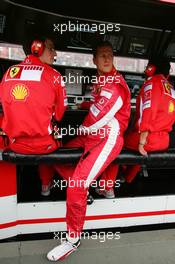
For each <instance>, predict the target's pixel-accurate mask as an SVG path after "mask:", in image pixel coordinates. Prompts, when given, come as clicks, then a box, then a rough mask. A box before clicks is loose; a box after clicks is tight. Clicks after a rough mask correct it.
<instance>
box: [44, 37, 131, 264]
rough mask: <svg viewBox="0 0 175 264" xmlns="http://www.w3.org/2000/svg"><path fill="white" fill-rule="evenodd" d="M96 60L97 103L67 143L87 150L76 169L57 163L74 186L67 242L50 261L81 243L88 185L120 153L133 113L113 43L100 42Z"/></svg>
mask: <svg viewBox="0 0 175 264" xmlns="http://www.w3.org/2000/svg"><path fill="white" fill-rule="evenodd" d="M93 60H94V64H95V65H96V66H97V71H98V76H97V79H98V81H97V84H96V89H95V90H96V96H94V103H93V104H92V105H91V106H90V109H89V113H88V114H87V116H86V117H85V120H84V121H83V123H82V125H81V126H80V131H79V133H80V134H81V135H79V136H78V137H76V138H75V139H73V140H72V141H71V142H69V143H68V144H67V146H68V147H83V148H84V153H83V155H82V157H81V158H80V161H79V162H78V164H77V166H76V168H75V169H74V170H71V168H70V169H69V167H68V166H67V167H66V168H65V167H63V166H59V165H58V166H56V168H57V171H58V172H59V174H60V175H62V176H63V177H66V176H67V178H69V177H71V185H70V184H68V188H67V213H66V222H67V229H68V236H67V241H66V242H64V243H63V244H61V245H60V246H58V247H56V248H54V249H53V250H51V251H50V252H49V253H48V255H47V257H48V259H49V260H51V261H56V260H59V259H62V258H63V257H65V256H67V255H68V254H70V253H71V252H73V251H74V250H75V249H76V248H77V247H78V246H79V244H80V237H81V231H82V229H83V225H84V222H85V215H86V203H87V200H86V198H87V192H88V188H89V185H90V184H91V183H92V181H94V180H95V179H97V178H98V177H99V176H100V174H101V173H102V172H103V171H104V170H105V169H106V168H107V166H108V165H109V164H110V163H111V162H112V161H113V160H114V159H115V158H116V157H117V155H118V154H119V153H120V151H121V149H122V146H123V132H124V130H125V129H126V127H127V125H128V120H129V116H130V92H129V89H128V86H127V84H126V83H125V81H124V79H123V77H122V76H121V75H120V74H119V73H118V72H117V71H116V69H115V68H114V66H113V50H112V46H111V44H110V43H109V42H102V43H101V44H100V45H98V46H97V48H96V50H95V52H94V59H93ZM101 76H102V77H105V78H100V77H101ZM101 79H102V80H103V82H101ZM61 167H62V168H61ZM69 183H70V181H69ZM72 183H74V184H72Z"/></svg>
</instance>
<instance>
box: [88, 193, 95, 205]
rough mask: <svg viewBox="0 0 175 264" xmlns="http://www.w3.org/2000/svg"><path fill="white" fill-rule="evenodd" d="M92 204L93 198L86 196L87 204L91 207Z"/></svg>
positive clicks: (89, 195)
mask: <svg viewBox="0 0 175 264" xmlns="http://www.w3.org/2000/svg"><path fill="white" fill-rule="evenodd" d="M93 202H94V198H93V197H92V195H91V194H88V196H87V204H88V205H91V204H92V203H93Z"/></svg>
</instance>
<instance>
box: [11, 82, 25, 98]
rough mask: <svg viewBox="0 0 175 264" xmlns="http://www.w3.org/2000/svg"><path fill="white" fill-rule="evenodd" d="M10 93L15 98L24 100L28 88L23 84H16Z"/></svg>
mask: <svg viewBox="0 0 175 264" xmlns="http://www.w3.org/2000/svg"><path fill="white" fill-rule="evenodd" d="M11 93H12V95H13V97H14V99H15V100H22V101H24V100H25V99H26V97H27V96H28V88H27V87H26V86H25V85H24V84H16V85H15V87H14V88H13V89H12V92H11Z"/></svg>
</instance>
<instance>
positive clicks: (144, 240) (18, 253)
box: [0, 229, 175, 264]
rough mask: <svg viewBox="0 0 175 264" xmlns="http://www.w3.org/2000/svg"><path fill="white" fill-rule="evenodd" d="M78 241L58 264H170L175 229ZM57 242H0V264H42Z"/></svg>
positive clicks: (174, 255) (173, 258)
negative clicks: (72, 251)
mask: <svg viewBox="0 0 175 264" xmlns="http://www.w3.org/2000/svg"><path fill="white" fill-rule="evenodd" d="M103 240H104V237H103V239H102V237H101V238H99V239H95V237H93V239H92V238H89V239H82V243H81V247H80V248H79V249H78V250H77V251H76V252H74V253H73V254H71V255H70V256H69V257H68V258H66V259H65V260H63V261H61V263H65V264H66V263H71V264H74V263H76V264H77V263H78V264H79V263H83V264H86V263H88V264H89V263H90V264H96V263H98V264H99V263H100V264H103V263H105V264H108V263H109V264H113V263H115V264H170V263H171V264H174V263H175V229H168V230H159V231H147V232H137V233H125V234H120V239H119V240H116V239H107V238H106V237H105V240H106V241H105V242H100V241H103ZM57 244H59V241H58V240H57V239H55V240H54V239H53V240H37V241H25V242H9V243H0V264H17V263H18V264H40V263H42V264H45V263H47V264H48V263H49V261H47V259H46V253H47V252H48V251H49V250H50V249H52V247H53V246H55V245H57Z"/></svg>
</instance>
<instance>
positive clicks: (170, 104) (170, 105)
mask: <svg viewBox="0 0 175 264" xmlns="http://www.w3.org/2000/svg"><path fill="white" fill-rule="evenodd" d="M174 110H175V107H174V103H173V102H170V103H169V107H168V112H169V113H173V112H174Z"/></svg>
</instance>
